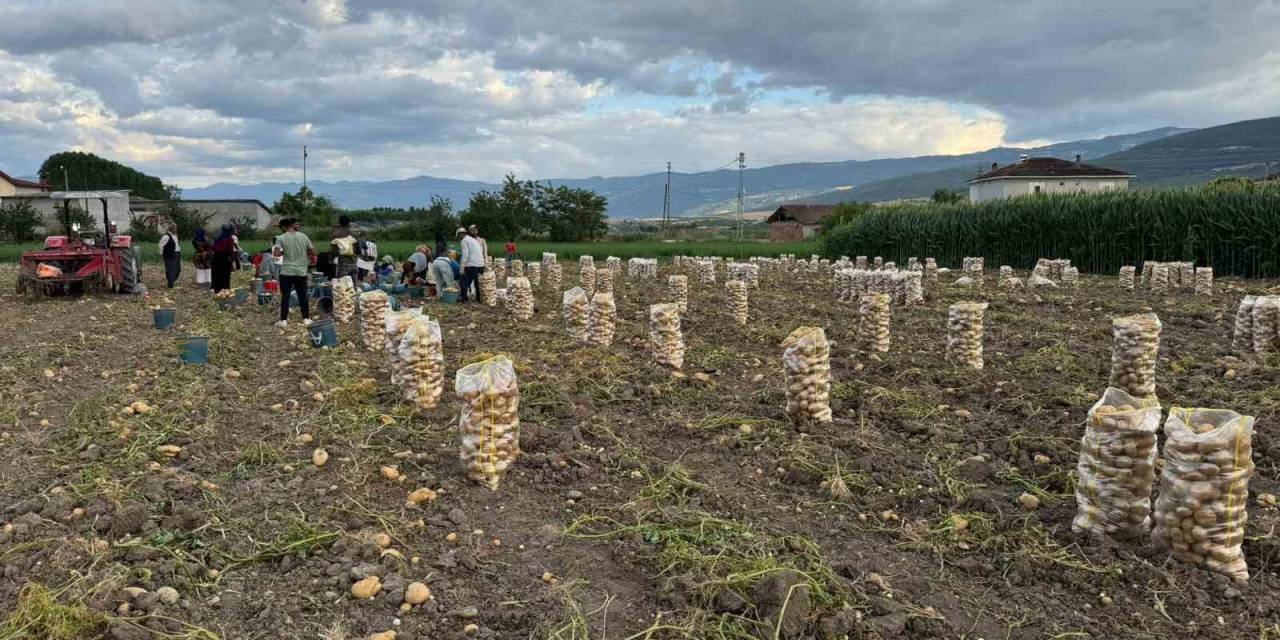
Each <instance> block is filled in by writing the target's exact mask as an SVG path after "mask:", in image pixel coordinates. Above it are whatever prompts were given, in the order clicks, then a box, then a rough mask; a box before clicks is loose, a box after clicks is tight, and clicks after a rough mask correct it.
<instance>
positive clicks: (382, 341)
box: [360, 291, 391, 351]
mask: <svg viewBox="0 0 1280 640" xmlns="http://www.w3.org/2000/svg"><path fill="white" fill-rule="evenodd" d="M390 306H391V298H390V296H388V295H387V293H386V292H385V291H366V292H364V293H362V294H360V339H361V341H363V343H364V348H365V350H367V351H377V350H379V349H384V348H386V318H387V309H389V308H390Z"/></svg>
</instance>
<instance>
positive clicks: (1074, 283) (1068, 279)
mask: <svg viewBox="0 0 1280 640" xmlns="http://www.w3.org/2000/svg"><path fill="white" fill-rule="evenodd" d="M1062 284H1064V285H1066V286H1068V287H1078V286H1080V270H1079V269H1077V268H1075V267H1072V266H1065V267H1063V268H1062Z"/></svg>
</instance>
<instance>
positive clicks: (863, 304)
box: [857, 293, 889, 353]
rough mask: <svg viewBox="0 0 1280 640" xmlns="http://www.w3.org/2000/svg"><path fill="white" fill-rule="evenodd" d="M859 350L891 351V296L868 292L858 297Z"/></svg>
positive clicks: (872, 351)
mask: <svg viewBox="0 0 1280 640" xmlns="http://www.w3.org/2000/svg"><path fill="white" fill-rule="evenodd" d="M857 344H858V350H859V351H862V352H865V353H887V352H888V351H889V296H888V294H884V293H868V294H865V295H863V296H862V297H861V298H859V299H858V340H857Z"/></svg>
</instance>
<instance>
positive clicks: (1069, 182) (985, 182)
mask: <svg viewBox="0 0 1280 640" xmlns="http://www.w3.org/2000/svg"><path fill="white" fill-rule="evenodd" d="M1131 178H1133V175H1131V174H1128V173H1125V172H1123V171H1117V170H1115V169H1107V168H1105V167H1097V166H1094V165H1091V164H1084V163H1082V162H1080V156H1079V155H1077V156H1076V160H1075V162H1072V161H1070V160H1063V159H1061V158H1023V159H1021V160H1019V161H1017V162H1015V163H1013V164H1010V165H1006V166H1003V167H1001V166H998V165H997V164H995V163H992V164H991V170H990V171H988V172H986V173H984V174H982V175H980V176H978V177H976V178H974V179H972V180H970V181H969V202H982V201H984V200H996V199H999V198H1012V197H1015V196H1026V195H1037V194H1041V193H1094V192H1099V191H1115V190H1123V189H1128V188H1129V180H1130V179H1131Z"/></svg>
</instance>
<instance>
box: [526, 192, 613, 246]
mask: <svg viewBox="0 0 1280 640" xmlns="http://www.w3.org/2000/svg"><path fill="white" fill-rule="evenodd" d="M607 205H608V200H606V199H605V197H604V196H602V195H600V194H598V193H596V192H594V191H591V190H589V189H570V188H569V187H566V186H563V185H561V186H558V187H555V188H547V189H544V190H543V191H542V194H541V197H540V198H539V200H538V208H539V214H540V217H541V218H542V220H543V221H544V223H545V224H546V227H547V231H548V234H549V236H550V239H551V241H552V242H581V241H584V240H595V239H597V238H600V237H602V236H604V234H605V232H606V231H608V230H609V225H607V224H605V214H604V212H605V208H606V206H607Z"/></svg>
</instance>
